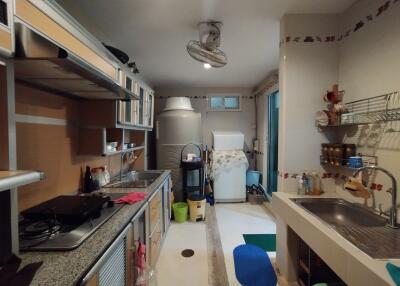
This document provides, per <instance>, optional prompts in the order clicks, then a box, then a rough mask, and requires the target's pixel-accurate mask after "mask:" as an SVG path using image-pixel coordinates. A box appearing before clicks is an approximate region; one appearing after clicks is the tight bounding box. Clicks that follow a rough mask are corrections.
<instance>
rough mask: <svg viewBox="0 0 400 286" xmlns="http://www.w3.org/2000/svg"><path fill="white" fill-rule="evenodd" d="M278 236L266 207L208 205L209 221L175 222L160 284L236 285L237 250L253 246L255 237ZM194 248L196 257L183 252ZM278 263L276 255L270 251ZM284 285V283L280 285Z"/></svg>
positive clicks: (163, 257) (164, 252) (159, 265)
mask: <svg viewBox="0 0 400 286" xmlns="http://www.w3.org/2000/svg"><path fill="white" fill-rule="evenodd" d="M266 234H273V235H274V234H276V228H275V220H274V217H273V215H272V214H271V213H269V211H268V209H267V208H266V207H265V206H264V205H251V204H249V203H221V204H216V205H214V206H209V205H207V210H206V221H205V222H191V221H186V222H184V223H176V222H173V223H172V225H171V228H170V229H169V232H168V236H167V238H166V240H165V242H164V245H163V247H162V250H161V253H160V258H159V260H158V263H157V266H156V273H157V274H156V275H157V285H159V286H173V285H191V286H204V285H212V286H227V285H231V286H235V285H240V283H239V282H238V281H237V279H236V275H235V266H234V261H233V250H234V248H235V247H237V246H239V245H242V244H245V243H246V241H245V238H244V235H247V243H252V241H251V237H252V235H256V236H257V235H266ZM185 249H191V250H193V251H194V254H193V256H191V257H184V256H183V255H182V251H183V250H185ZM268 255H269V257H270V258H271V262H272V263H273V264H274V261H275V252H274V251H271V252H268ZM279 285H281V283H279Z"/></svg>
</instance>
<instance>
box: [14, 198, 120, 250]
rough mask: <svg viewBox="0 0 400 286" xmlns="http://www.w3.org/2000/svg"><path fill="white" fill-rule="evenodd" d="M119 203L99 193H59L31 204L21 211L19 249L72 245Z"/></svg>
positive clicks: (58, 247) (111, 213)
mask: <svg viewBox="0 0 400 286" xmlns="http://www.w3.org/2000/svg"><path fill="white" fill-rule="evenodd" d="M113 197H115V195H114V196H113ZM117 197H118V196H117ZM121 207H122V205H114V203H113V202H112V201H111V198H110V197H109V196H105V195H101V194H100V195H99V194H90V195H75V196H59V197H56V198H54V199H51V200H49V201H47V202H44V203H42V204H40V205H37V206H35V207H32V208H30V209H28V210H26V211H24V212H22V217H23V219H22V220H21V221H20V223H19V240H20V250H21V251H56V250H71V249H74V248H76V247H78V246H79V245H80V244H82V242H83V241H85V239H87V238H88V237H89V236H90V235H91V234H93V233H94V232H95V231H96V230H97V229H98V228H99V227H100V226H101V225H102V224H103V223H105V222H106V221H107V220H108V219H109V218H110V217H111V216H112V215H114V214H115V213H116V212H117V211H118V210H119V209H120V208H121Z"/></svg>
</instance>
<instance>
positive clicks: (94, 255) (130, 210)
mask: <svg viewBox="0 0 400 286" xmlns="http://www.w3.org/2000/svg"><path fill="white" fill-rule="evenodd" d="M169 174H170V171H163V172H162V174H161V175H160V176H159V177H158V178H157V179H156V180H155V181H154V182H153V183H152V184H151V185H150V186H148V187H147V188H103V189H101V190H100V192H103V193H128V192H135V191H137V192H147V193H148V195H147V197H146V200H144V201H141V202H138V203H136V204H133V205H124V206H123V207H122V208H121V209H120V210H119V211H118V212H117V213H115V214H114V215H113V216H112V217H111V218H110V219H109V220H108V221H107V222H105V223H104V224H103V225H102V226H101V227H100V228H99V229H98V230H97V231H96V232H95V233H94V234H92V235H91V236H90V237H89V238H88V239H87V240H85V241H84V242H83V243H82V244H81V245H80V246H79V247H78V248H76V249H74V250H71V251H49V252H23V253H20V255H19V256H20V257H21V259H22V266H24V265H26V264H29V263H32V262H38V261H43V265H42V266H41V267H40V268H39V270H38V272H37V273H36V275H35V277H34V278H33V280H32V283H31V285H32V286H35V285H52V286H58V285H59V286H61V285H74V284H76V283H77V282H79V279H80V278H81V277H82V275H84V273H85V272H86V271H87V270H88V269H89V268H90V266H91V265H92V264H93V263H94V262H95V261H96V260H97V259H98V258H99V256H100V255H101V254H102V253H103V251H104V250H105V249H106V248H107V246H108V245H109V244H110V243H111V242H112V241H113V240H114V239H115V238H116V237H117V236H118V234H119V233H120V232H121V231H122V230H123V229H124V228H125V227H126V226H127V225H128V223H129V222H130V221H131V219H132V218H133V216H134V215H135V214H136V213H137V212H138V211H139V210H140V209H141V207H142V206H143V205H144V204H145V203H146V202H147V200H148V199H149V198H150V197H151V195H152V194H153V193H154V192H155V191H156V190H157V189H158V187H159V186H160V185H161V183H162V182H163V181H164V180H165V178H166V177H167V176H168V175H169Z"/></svg>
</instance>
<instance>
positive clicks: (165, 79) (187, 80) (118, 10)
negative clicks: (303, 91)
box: [57, 0, 354, 87]
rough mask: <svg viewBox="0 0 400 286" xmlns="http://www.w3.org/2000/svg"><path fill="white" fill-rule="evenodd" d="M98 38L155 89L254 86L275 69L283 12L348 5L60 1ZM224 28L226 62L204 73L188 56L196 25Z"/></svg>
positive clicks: (326, 1) (310, 0) (282, 0)
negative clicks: (209, 22) (122, 53)
mask: <svg viewBox="0 0 400 286" xmlns="http://www.w3.org/2000/svg"><path fill="white" fill-rule="evenodd" d="M57 2H59V3H60V4H61V5H62V6H63V7H64V8H65V9H66V10H67V11H69V12H70V13H71V14H72V15H73V16H74V17H75V18H76V19H77V20H78V21H79V22H81V23H82V24H83V25H84V26H85V27H86V28H87V29H88V30H89V31H90V32H91V33H93V34H94V35H95V36H97V37H98V38H99V40H101V41H104V42H106V43H107V44H111V45H113V46H115V47H118V48H120V49H121V50H123V51H125V52H127V53H128V55H129V56H130V57H131V59H133V60H134V61H135V62H136V63H137V65H138V68H139V70H140V74H141V76H142V78H144V79H145V80H146V81H147V82H148V83H149V84H150V85H152V86H153V87H164V86H168V87H254V86H255V85H257V84H259V83H260V82H261V81H262V80H263V79H264V78H265V77H266V76H267V75H268V74H269V73H270V72H271V71H273V70H275V69H277V68H278V54H279V47H278V45H279V19H280V18H281V17H282V15H284V14H285V13H340V12H343V11H344V10H345V9H346V8H348V7H349V6H350V5H351V4H352V3H353V2H354V1H350V0H113V1H110V0H80V1H76V0H57ZM206 20H218V21H222V22H223V27H222V41H221V49H222V50H224V51H225V53H226V54H227V56H228V64H227V65H226V66H225V67H223V68H220V69H211V70H205V69H204V68H203V66H202V64H200V63H198V62H196V61H195V60H193V59H192V58H191V57H190V56H189V55H188V54H187V52H186V47H185V46H186V43H187V42H188V41H189V40H192V39H196V40H197V39H198V32H197V28H196V26H197V23H198V22H199V21H206Z"/></svg>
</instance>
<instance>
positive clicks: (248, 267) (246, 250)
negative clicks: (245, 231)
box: [233, 244, 277, 286]
mask: <svg viewBox="0 0 400 286" xmlns="http://www.w3.org/2000/svg"><path fill="white" fill-rule="evenodd" d="M233 258H234V262H235V273H236V278H237V280H238V281H239V282H240V283H241V284H242V285H243V286H276V283H277V278H276V274H275V270H274V268H273V267H272V264H271V261H270V260H269V257H268V254H267V253H266V252H265V251H264V250H263V249H261V248H259V247H257V246H255V245H251V244H243V245H239V246H238V247H236V248H235V249H234V250H233Z"/></svg>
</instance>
